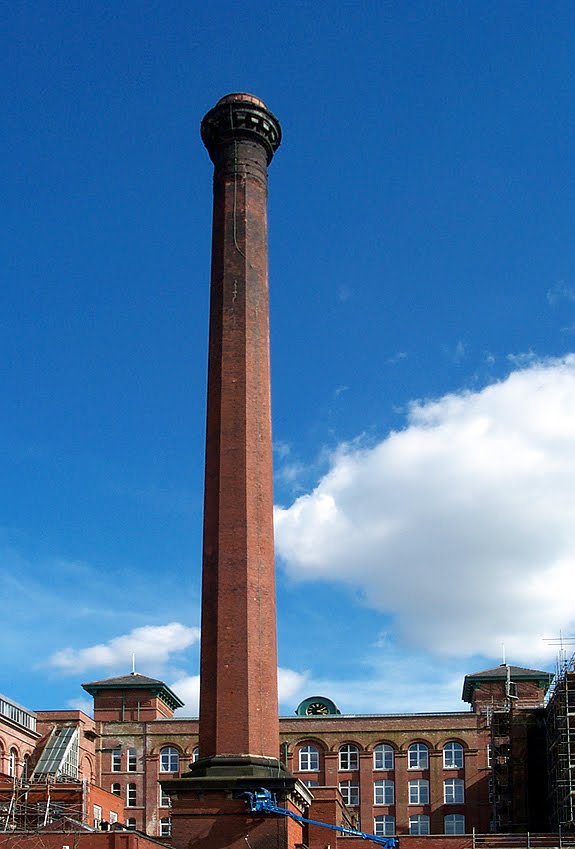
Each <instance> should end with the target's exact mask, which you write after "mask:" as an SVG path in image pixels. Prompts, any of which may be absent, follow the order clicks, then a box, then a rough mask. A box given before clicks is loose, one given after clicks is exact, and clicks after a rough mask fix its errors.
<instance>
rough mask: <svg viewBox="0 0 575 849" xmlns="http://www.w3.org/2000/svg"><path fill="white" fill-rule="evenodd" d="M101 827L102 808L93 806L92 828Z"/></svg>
mask: <svg viewBox="0 0 575 849" xmlns="http://www.w3.org/2000/svg"><path fill="white" fill-rule="evenodd" d="M101 825H102V806H101V805H94V828H100V826H101Z"/></svg>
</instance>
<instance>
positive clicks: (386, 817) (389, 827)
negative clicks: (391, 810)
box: [373, 814, 395, 837]
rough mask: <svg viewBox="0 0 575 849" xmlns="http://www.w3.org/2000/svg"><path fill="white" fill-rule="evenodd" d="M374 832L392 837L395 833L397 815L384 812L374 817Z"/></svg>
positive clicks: (379, 835)
mask: <svg viewBox="0 0 575 849" xmlns="http://www.w3.org/2000/svg"><path fill="white" fill-rule="evenodd" d="M373 833H374V834H375V835H376V836H377V837H391V836H392V835H393V834H395V817H393V816H391V814H382V815H380V816H377V817H374V819H373Z"/></svg>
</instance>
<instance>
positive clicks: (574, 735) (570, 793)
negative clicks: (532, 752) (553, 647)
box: [547, 654, 575, 831]
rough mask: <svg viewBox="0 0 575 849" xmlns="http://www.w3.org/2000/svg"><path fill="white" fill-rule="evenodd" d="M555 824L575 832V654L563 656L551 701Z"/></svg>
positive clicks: (551, 786) (551, 793) (549, 726)
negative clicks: (568, 657)
mask: <svg viewBox="0 0 575 849" xmlns="http://www.w3.org/2000/svg"><path fill="white" fill-rule="evenodd" d="M547 752H548V759H549V761H548V769H549V810H550V814H551V825H552V827H553V828H555V829H557V830H558V831H575V654H573V655H572V656H571V658H570V659H569V660H566V659H565V658H564V657H561V658H560V659H559V660H558V662H557V672H556V675H555V679H554V681H553V685H552V687H551V690H550V692H549V697H548V701H547Z"/></svg>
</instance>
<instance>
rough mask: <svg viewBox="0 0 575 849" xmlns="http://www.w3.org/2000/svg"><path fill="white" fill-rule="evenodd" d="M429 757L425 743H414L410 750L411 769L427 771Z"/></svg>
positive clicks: (409, 763) (409, 761)
mask: <svg viewBox="0 0 575 849" xmlns="http://www.w3.org/2000/svg"><path fill="white" fill-rule="evenodd" d="M428 764H429V755H428V750H427V746H426V745H425V744H424V743H413V744H412V745H411V746H410V747H409V749H408V766H409V769H427V767H428Z"/></svg>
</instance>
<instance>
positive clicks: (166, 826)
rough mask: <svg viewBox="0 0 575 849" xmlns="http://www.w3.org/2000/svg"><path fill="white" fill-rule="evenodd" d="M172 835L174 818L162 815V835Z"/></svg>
mask: <svg viewBox="0 0 575 849" xmlns="http://www.w3.org/2000/svg"><path fill="white" fill-rule="evenodd" d="M171 836H172V820H171V817H162V819H161V820H160V837H171Z"/></svg>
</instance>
